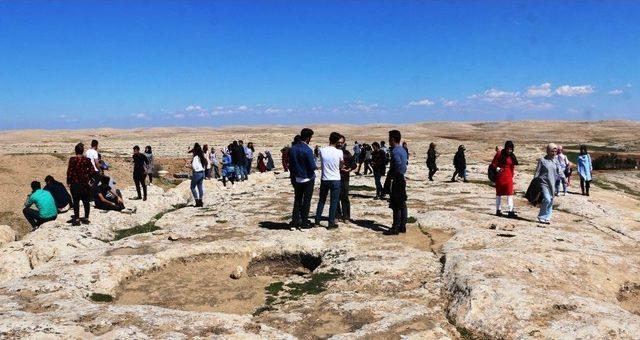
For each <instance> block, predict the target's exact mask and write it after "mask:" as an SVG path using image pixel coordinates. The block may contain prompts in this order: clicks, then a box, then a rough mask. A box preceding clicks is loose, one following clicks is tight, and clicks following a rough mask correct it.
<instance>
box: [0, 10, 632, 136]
mask: <svg viewBox="0 0 640 340" xmlns="http://www.w3.org/2000/svg"><path fill="white" fill-rule="evenodd" d="M638 18H640V2H638V1H390V0H388V1H266V0H265V1H246V2H245V1H228V2H227V1H154V2H148V1H139V2H137V1H0V117H1V118H0V129H17V128H86V127H138V126H219V125H230V124H303V123H324V122H332V123H376V122H413V121H429V120H438V121H442V120H504V119H580V120H582V119H593V120H599V119H636V120H637V119H640V111H639V107H640V97H639V95H640V93H639V87H640V20H639V19H638Z"/></svg>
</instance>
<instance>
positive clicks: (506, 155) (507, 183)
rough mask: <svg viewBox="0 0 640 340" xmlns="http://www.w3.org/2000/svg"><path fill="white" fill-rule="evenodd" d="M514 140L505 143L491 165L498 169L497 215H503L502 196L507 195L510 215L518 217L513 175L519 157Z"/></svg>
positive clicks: (510, 216)
mask: <svg viewBox="0 0 640 340" xmlns="http://www.w3.org/2000/svg"><path fill="white" fill-rule="evenodd" d="M513 149H514V145H513V142H512V141H510V140H509V141H507V142H506V143H504V149H502V150H500V151H498V153H496V155H495V157H493V162H491V166H492V167H493V168H494V169H496V215H497V216H502V209H501V206H502V196H507V209H508V217H509V218H515V217H518V215H517V214H516V212H515V211H514V210H513V177H514V176H515V174H516V165H518V159H517V158H516V155H514V154H513Z"/></svg>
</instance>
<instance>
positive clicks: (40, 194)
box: [22, 181, 58, 230]
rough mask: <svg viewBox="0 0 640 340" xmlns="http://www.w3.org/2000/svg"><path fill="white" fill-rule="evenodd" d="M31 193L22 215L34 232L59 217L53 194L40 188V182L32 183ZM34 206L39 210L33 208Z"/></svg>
mask: <svg viewBox="0 0 640 340" xmlns="http://www.w3.org/2000/svg"><path fill="white" fill-rule="evenodd" d="M31 191H32V192H31V194H30V195H29V196H28V197H27V201H26V202H25V203H24V209H23V210H22V213H23V214H24V217H25V218H26V219H27V221H29V224H31V227H32V228H33V230H36V229H38V227H40V225H42V224H43V223H45V222H49V221H53V220H55V219H56V218H57V217H58V208H57V207H56V201H55V200H54V199H53V196H52V195H51V193H50V192H49V191H47V190H43V189H42V188H41V187H40V182H38V181H33V182H31ZM34 204H35V205H36V207H37V208H38V210H36V209H32V208H31V206H32V205H34Z"/></svg>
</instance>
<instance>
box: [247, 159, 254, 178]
mask: <svg viewBox="0 0 640 340" xmlns="http://www.w3.org/2000/svg"><path fill="white" fill-rule="evenodd" d="M251 162H253V158H247V165H246V167H247V175H248V174H250V173H251Z"/></svg>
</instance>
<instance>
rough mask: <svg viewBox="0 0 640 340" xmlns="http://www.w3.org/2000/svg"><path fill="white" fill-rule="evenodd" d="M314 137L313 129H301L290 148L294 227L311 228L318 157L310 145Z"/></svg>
mask: <svg viewBox="0 0 640 340" xmlns="http://www.w3.org/2000/svg"><path fill="white" fill-rule="evenodd" d="M311 137H313V130H311V129H309V128H304V129H302V131H300V139H301V140H300V141H299V142H297V143H295V144H293V145H292V146H291V150H289V162H290V166H289V171H290V172H291V181H292V184H293V188H294V194H295V195H294V199H293V213H292V214H291V226H292V227H294V228H298V229H300V228H305V229H307V228H310V227H311V221H309V210H310V209H311V197H312V196H313V185H314V183H315V178H316V173H315V171H316V159H315V157H314V156H313V150H311V147H310V146H309V143H310V142H311Z"/></svg>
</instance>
